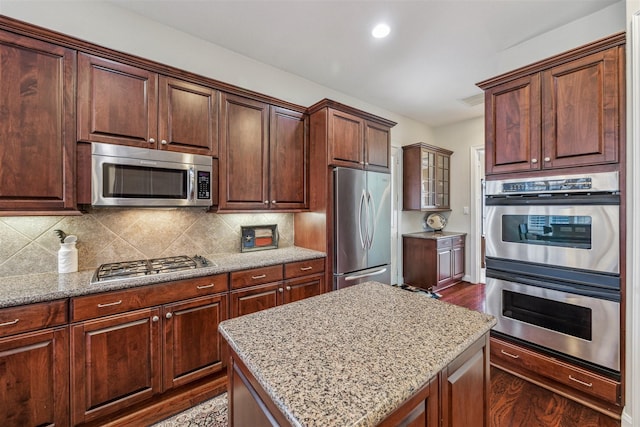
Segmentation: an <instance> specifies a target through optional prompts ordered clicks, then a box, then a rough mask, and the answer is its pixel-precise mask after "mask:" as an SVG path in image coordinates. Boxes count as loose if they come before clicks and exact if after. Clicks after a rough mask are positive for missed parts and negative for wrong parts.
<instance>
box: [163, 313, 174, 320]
mask: <svg viewBox="0 0 640 427" xmlns="http://www.w3.org/2000/svg"><path fill="white" fill-rule="evenodd" d="M164 317H166V318H167V319H171V318H172V317H173V314H171V312H168V313H167V314H165V315H164Z"/></svg>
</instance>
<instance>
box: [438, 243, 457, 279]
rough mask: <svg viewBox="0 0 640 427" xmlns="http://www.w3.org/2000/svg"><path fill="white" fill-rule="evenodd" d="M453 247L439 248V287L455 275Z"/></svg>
mask: <svg viewBox="0 0 640 427" xmlns="http://www.w3.org/2000/svg"><path fill="white" fill-rule="evenodd" d="M452 256H453V254H452V251H451V249H438V284H437V285H436V286H437V287H440V286H443V285H446V284H447V282H449V281H450V280H451V277H452V276H453V271H452V267H453V261H452V258H451V257H452Z"/></svg>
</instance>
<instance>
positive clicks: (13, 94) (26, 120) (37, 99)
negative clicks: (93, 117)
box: [0, 31, 76, 211]
mask: <svg viewBox="0 0 640 427" xmlns="http://www.w3.org/2000/svg"><path fill="white" fill-rule="evenodd" d="M0 63H1V64H2V65H1V66H0V68H1V72H0V111H2V119H1V120H0V159H1V160H2V167H0V210H4V211H7V210H8V211H26V210H28V211H38V210H41V211H52V210H64V209H74V207H75V190H74V186H75V176H74V170H75V116H74V114H75V107H74V99H73V91H74V87H75V67H76V54H75V52H74V51H73V50H71V49H65V48H62V47H59V46H55V45H52V44H49V43H44V42H41V41H37V40H32V39H29V38H26V37H22V36H18V35H15V34H12V33H8V32H3V31H0Z"/></svg>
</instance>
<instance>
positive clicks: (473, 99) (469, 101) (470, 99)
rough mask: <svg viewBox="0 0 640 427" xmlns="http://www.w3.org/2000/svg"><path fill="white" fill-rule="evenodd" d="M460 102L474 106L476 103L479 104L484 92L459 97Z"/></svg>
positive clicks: (482, 99)
mask: <svg viewBox="0 0 640 427" xmlns="http://www.w3.org/2000/svg"><path fill="white" fill-rule="evenodd" d="M460 102H464V103H465V104H467V105H468V106H469V107H475V106H476V105H480V104H482V103H483V102H484V93H479V94H477V95H473V96H469V97H467V98H462V99H460Z"/></svg>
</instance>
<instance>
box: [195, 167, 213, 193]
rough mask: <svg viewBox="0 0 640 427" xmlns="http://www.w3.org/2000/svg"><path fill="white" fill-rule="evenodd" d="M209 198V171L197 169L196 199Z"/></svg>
mask: <svg viewBox="0 0 640 427" xmlns="http://www.w3.org/2000/svg"><path fill="white" fill-rule="evenodd" d="M210 198H211V172H206V171H198V199H199V200H207V199H210Z"/></svg>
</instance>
